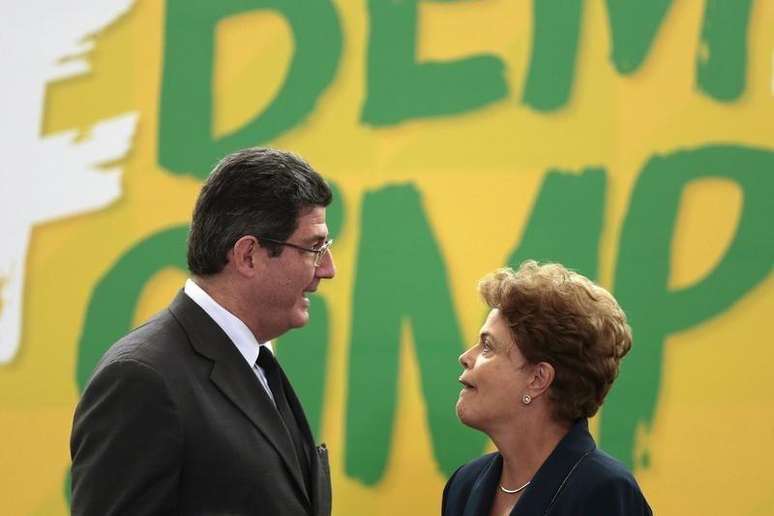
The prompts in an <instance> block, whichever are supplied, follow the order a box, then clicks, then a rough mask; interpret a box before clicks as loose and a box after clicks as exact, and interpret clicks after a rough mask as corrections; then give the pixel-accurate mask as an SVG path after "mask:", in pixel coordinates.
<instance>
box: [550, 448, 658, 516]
mask: <svg viewBox="0 0 774 516" xmlns="http://www.w3.org/2000/svg"><path fill="white" fill-rule="evenodd" d="M557 505H562V506H567V507H568V508H569V507H574V508H575V509H574V510H579V508H583V510H582V511H581V513H583V514H627V515H628V514H632V515H650V514H652V512H651V509H650V507H649V506H648V503H647V501H646V500H645V497H644V495H643V494H642V491H641V490H640V486H639V485H638V484H637V480H636V479H635V478H634V475H632V473H631V472H630V471H629V470H628V468H627V467H626V466H625V465H624V464H623V463H622V462H621V461H619V460H617V459H615V458H613V457H611V456H610V455H608V454H607V453H605V452H604V451H602V450H599V449H595V450H593V451H592V452H591V453H589V454H588V455H587V456H586V457H585V458H584V460H583V461H582V462H581V463H580V464H579V465H578V468H577V470H576V471H575V472H573V474H572V475H571V477H570V478H569V479H568V482H567V485H566V486H565V488H564V489H563V495H562V496H561V497H559V499H558V500H557ZM557 514H564V513H563V512H562V511H561V510H559V511H558V512H557ZM567 514H570V513H567Z"/></svg>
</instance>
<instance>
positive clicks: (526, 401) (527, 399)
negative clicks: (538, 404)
mask: <svg viewBox="0 0 774 516" xmlns="http://www.w3.org/2000/svg"><path fill="white" fill-rule="evenodd" d="M521 402H522V403H523V404H525V405H529V404H530V403H532V396H530V395H529V394H525V395H524V396H522V397H521Z"/></svg>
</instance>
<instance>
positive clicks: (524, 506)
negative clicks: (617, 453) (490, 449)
mask: <svg viewBox="0 0 774 516" xmlns="http://www.w3.org/2000/svg"><path fill="white" fill-rule="evenodd" d="M594 449H596V445H595V444H594V439H592V437H591V434H589V428H588V422H587V421H586V420H585V419H580V420H578V421H577V422H576V423H575V424H574V425H573V426H572V428H570V431H569V432H568V433H567V435H565V436H564V437H563V438H562V440H561V441H559V444H557V445H556V448H554V451H552V452H551V454H550V455H549V456H548V458H547V459H546V461H545V462H544V463H543V465H542V466H540V468H539V469H538V470H537V472H536V473H535V476H534V477H533V478H532V482H531V483H530V485H529V487H528V488H527V489H526V490H525V491H524V494H523V495H522V496H521V498H520V499H519V501H518V503H517V504H516V506H515V507H514V508H513V510H512V511H511V516H532V515H544V514H548V512H549V511H550V510H551V506H552V505H553V503H554V501H555V500H556V498H557V497H558V496H559V493H560V492H561V490H562V488H563V487H564V485H565V483H566V482H567V479H568V478H569V477H570V475H572V473H573V472H574V471H575V468H576V466H577V465H578V464H579V463H580V462H581V461H582V460H583V458H584V457H585V456H586V455H588V454H589V453H591V452H592V451H594ZM502 469H503V457H502V455H500V454H499V453H495V454H493V455H492V458H491V460H490V461H489V462H488V463H487V465H486V466H484V468H483V469H482V470H481V472H480V473H479V474H478V478H476V481H475V483H474V485H473V488H472V489H471V490H470V496H469V498H468V501H467V503H466V504H465V511H464V513H463V514H464V516H481V515H488V514H489V511H490V510H491V507H492V502H493V501H494V495H495V493H496V490H497V486H498V484H499V482H500V474H501V473H502Z"/></svg>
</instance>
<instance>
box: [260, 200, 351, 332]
mask: <svg viewBox="0 0 774 516" xmlns="http://www.w3.org/2000/svg"><path fill="white" fill-rule="evenodd" d="M327 239H328V226H327V224H326V223H325V208H323V207H321V206H315V207H312V208H307V209H306V210H302V211H301V213H300V214H299V217H298V227H297V228H296V230H295V231H294V232H293V234H292V235H290V236H289V237H288V239H287V240H286V241H287V242H289V243H291V244H296V245H299V246H303V247H306V248H317V247H319V246H320V245H322V244H323V243H324V242H325V241H326V240H327ZM314 259H315V255H314V253H310V252H306V251H302V250H299V249H295V248H293V247H283V248H282V253H281V254H280V255H279V256H277V257H272V258H269V259H268V260H266V268H265V270H264V274H262V275H261V277H260V278H258V279H257V281H259V282H260V288H259V291H260V297H261V299H258V300H256V304H255V306H256V309H259V310H261V312H262V313H259V314H256V315H257V317H259V318H260V319H262V320H263V321H264V326H265V328H266V330H267V333H269V334H270V335H274V336H279V335H281V334H283V333H285V332H286V331H287V330H289V329H291V328H300V327H301V326H304V325H305V324H306V323H307V322H308V321H309V298H308V297H307V294H308V293H309V292H314V291H315V290H317V286H318V285H319V283H320V280H322V279H324V278H333V276H334V275H335V274H336V267H335V265H334V264H333V256H332V255H331V254H330V252H328V253H326V255H325V256H324V257H323V258H322V261H321V262H320V265H319V266H318V267H315V266H314Z"/></svg>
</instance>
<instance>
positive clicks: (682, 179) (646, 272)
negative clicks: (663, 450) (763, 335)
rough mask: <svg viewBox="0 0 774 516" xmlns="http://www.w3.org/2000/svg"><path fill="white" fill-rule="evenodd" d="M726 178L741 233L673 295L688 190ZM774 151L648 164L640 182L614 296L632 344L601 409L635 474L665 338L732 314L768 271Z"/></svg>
mask: <svg viewBox="0 0 774 516" xmlns="http://www.w3.org/2000/svg"><path fill="white" fill-rule="evenodd" d="M705 178H720V179H727V180H730V181H734V182H735V183H736V184H737V185H739V187H740V188H741V189H742V192H743V195H744V204H743V209H742V213H741V216H740V220H739V224H738V226H737V228H736V233H735V235H734V237H733V239H732V241H731V243H730V245H729V247H728V250H727V251H726V254H725V255H724V256H723V258H722V260H721V261H720V263H719V264H718V266H717V267H716V268H715V269H714V270H712V271H711V272H710V273H709V274H708V275H707V276H706V277H705V278H704V279H702V280H701V281H699V282H698V283H696V284H694V285H692V286H690V287H686V288H683V289H677V290H669V289H668V287H667V284H668V283H667V282H668V279H669V272H670V271H669V264H670V255H671V242H672V237H673V234H674V226H675V220H676V218H677V215H678V211H679V209H680V206H679V201H680V197H681V194H682V191H683V189H684V188H685V187H686V186H687V185H688V184H689V183H691V182H692V181H696V180H701V179H705ZM773 199H774V152H771V151H768V150H762V149H754V148H751V147H741V146H732V145H710V146H706V147H702V148H698V149H694V150H686V151H678V152H675V153H672V154H668V155H665V156H657V157H654V158H651V159H650V161H648V163H647V164H646V165H645V168H644V170H643V171H642V174H641V175H640V177H639V178H638V180H637V184H636V185H635V189H634V194H633V198H632V203H631V207H630V209H629V212H628V214H627V216H626V219H625V221H624V225H623V230H622V236H621V246H620V253H619V256H618V265H617V269H616V277H615V283H616V286H615V293H616V297H617V298H618V300H619V302H620V303H621V306H623V308H624V310H626V312H627V314H628V315H629V320H630V323H631V325H632V328H633V331H634V346H633V347H632V351H631V353H630V354H629V356H628V357H627V358H626V359H625V360H624V363H623V366H622V371H621V375H620V377H619V379H618V380H617V382H616V384H615V385H614V387H613V389H612V391H611V393H610V395H609V396H608V399H607V401H606V403H605V405H604V408H603V412H602V422H601V428H600V433H601V444H602V446H603V447H604V448H605V449H606V450H608V451H609V452H610V453H611V454H613V455H614V456H616V457H618V458H620V459H622V460H623V461H624V462H626V463H627V464H628V465H629V466H630V467H631V466H634V465H636V466H638V467H641V466H644V463H643V461H642V457H635V453H634V450H635V439H636V436H637V431H638V429H639V428H643V429H644V430H646V431H647V430H649V429H650V428H651V426H652V425H653V417H654V413H655V408H656V402H657V398H658V395H659V391H660V387H661V377H662V356H663V347H664V341H665V339H666V338H667V337H668V336H669V335H670V334H672V333H675V332H678V331H681V330H685V329H687V328H690V327H692V326H695V325H698V324H702V323H704V322H706V321H707V320H709V319H710V318H712V317H715V316H717V315H719V314H722V313H723V312H725V311H727V310H728V309H729V308H730V307H731V306H732V305H733V304H734V303H736V302H737V301H739V300H740V299H741V298H742V297H743V296H744V295H745V294H746V293H748V292H749V291H750V290H751V289H752V288H754V287H755V286H756V285H758V284H759V283H760V282H762V281H763V280H764V279H765V278H766V277H767V276H768V275H769V273H770V272H771V266H772V263H774V240H773V239H772V238H771V220H772V215H774V201H773Z"/></svg>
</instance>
